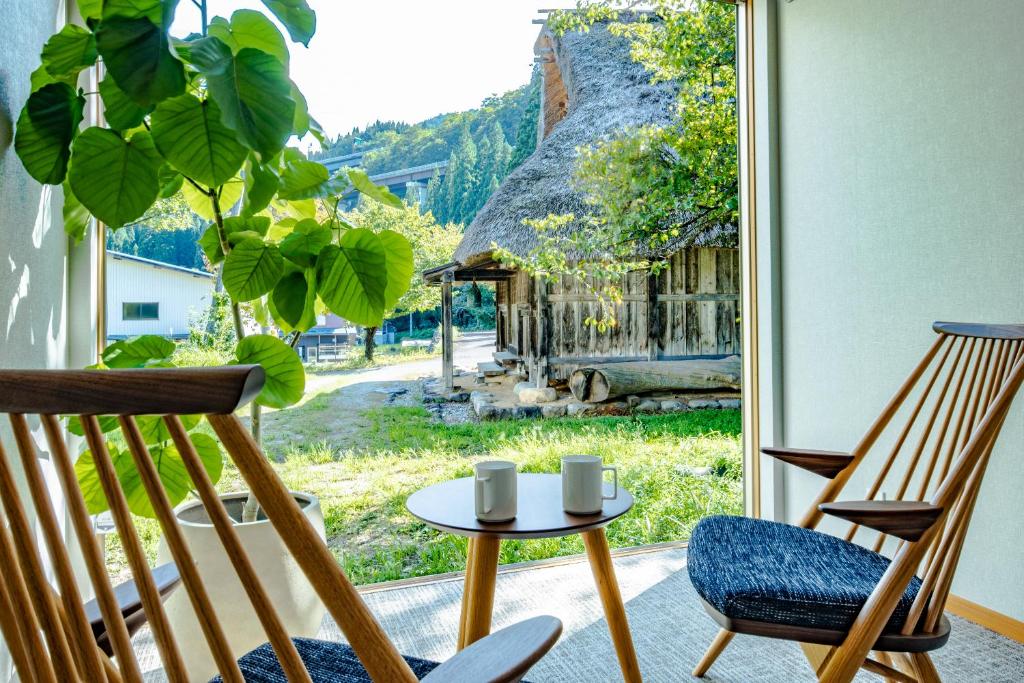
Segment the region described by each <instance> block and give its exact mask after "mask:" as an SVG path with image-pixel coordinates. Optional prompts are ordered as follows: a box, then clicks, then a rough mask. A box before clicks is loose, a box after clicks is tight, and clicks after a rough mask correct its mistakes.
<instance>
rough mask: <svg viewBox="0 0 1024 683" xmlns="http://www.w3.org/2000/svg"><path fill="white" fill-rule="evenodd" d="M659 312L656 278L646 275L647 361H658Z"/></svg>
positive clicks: (652, 274)
mask: <svg viewBox="0 0 1024 683" xmlns="http://www.w3.org/2000/svg"><path fill="white" fill-rule="evenodd" d="M661 325H662V322H661V311H660V310H659V307H658V276H657V275H655V274H654V273H648V274H647V359H648V360H658V355H659V354H658V351H659V349H658V342H659V341H660V340H661Z"/></svg>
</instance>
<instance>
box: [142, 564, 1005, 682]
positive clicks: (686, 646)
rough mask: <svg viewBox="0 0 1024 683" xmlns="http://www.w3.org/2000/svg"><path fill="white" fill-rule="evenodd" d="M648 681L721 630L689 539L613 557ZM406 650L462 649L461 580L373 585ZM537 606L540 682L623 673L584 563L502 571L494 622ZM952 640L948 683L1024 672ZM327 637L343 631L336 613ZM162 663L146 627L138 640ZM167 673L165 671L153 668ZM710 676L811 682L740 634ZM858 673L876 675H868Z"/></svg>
mask: <svg viewBox="0 0 1024 683" xmlns="http://www.w3.org/2000/svg"><path fill="white" fill-rule="evenodd" d="M615 570H616V573H617V575H618V578H619V583H620V586H621V589H622V594H623V598H624V600H625V601H626V610H627V613H628V616H629V621H630V625H631V627H632V630H633V638H634V643H635V645H636V650H637V655H638V657H639V660H640V668H641V670H642V672H643V675H644V680H645V681H649V682H651V683H656V682H666V683H670V682H674V681H692V680H696V679H693V678H691V676H690V674H689V672H690V670H691V669H692V668H693V666H694V664H695V663H696V662H697V660H698V659H699V658H700V656H701V654H702V653H703V652H704V649H705V647H706V646H707V644H708V643H709V642H710V641H711V639H712V637H713V636H714V635H715V633H716V632H717V628H716V626H715V624H714V623H713V622H712V621H711V619H710V618H709V617H708V616H707V615H706V614H705V613H704V610H703V609H702V608H701V607H700V606H699V604H698V602H697V598H696V596H695V594H694V592H693V589H692V588H691V586H690V580H689V578H688V577H687V575H686V551H685V550H684V549H682V548H675V549H671V550H661V551H657V552H645V553H641V554H634V555H628V556H620V557H617V558H616V559H615ZM365 598H366V601H367V602H368V603H369V605H370V608H371V610H373V612H374V614H376V615H377V618H378V619H379V620H380V621H381V623H382V625H383V626H384V628H385V630H387V632H388V633H389V634H390V636H391V637H392V639H393V640H394V641H395V643H396V645H397V646H398V649H399V650H400V651H401V652H402V653H404V654H407V655H415V656H418V657H425V658H428V659H434V660H444V659H447V658H448V657H450V656H451V655H452V654H453V653H454V652H455V636H456V631H457V628H458V620H459V604H460V603H459V601H460V600H461V598H462V581H461V579H458V578H455V579H449V580H442V581H434V582H429V583H423V584H419V585H414V586H403V587H397V588H384V589H374V590H370V591H368V592H367V593H366V594H365ZM538 614H551V615H554V616H557V617H558V618H559V619H561V620H562V623H563V625H564V632H563V635H562V638H561V640H560V641H559V642H558V644H556V645H555V647H554V648H553V649H552V651H551V652H550V653H549V654H548V655H547V656H546V657H545V658H544V659H543V660H542V661H541V662H540V663H539V664H537V665H536V666H535V667H534V669H533V670H532V671H531V672H530V674H529V680H531V681H534V683H543V682H545V681H559V682H560V683H575V682H579V683H598V682H603V681H616V680H621V677H620V676H619V673H618V663H617V661H616V659H615V654H614V652H613V650H612V645H611V640H610V639H609V636H608V630H607V626H606V623H605V621H604V618H603V616H602V613H601V605H600V602H599V601H598V598H597V595H596V592H595V590H594V584H593V578H592V576H591V573H590V567H589V565H588V564H587V563H586V562H578V561H574V562H569V563H566V564H561V565H557V566H542V567H532V568H527V569H520V570H512V571H503V572H501V573H500V574H499V576H498V583H497V594H496V596H495V605H494V628H495V629H497V628H500V627H501V626H503V625H508V624H511V623H514V622H516V621H518V620H520V619H524V618H526V617H530V616H534V615H538ZM951 620H952V622H953V633H952V636H951V638H950V642H949V644H948V645H947V646H946V647H945V648H943V649H942V650H940V651H939V652H937V653H936V654H935V656H934V659H935V663H936V665H937V667H938V669H939V672H940V673H941V675H942V678H943V680H944V681H946V683H961V682H963V683H967V682H975V681H993V682H995V681H1000V682H1002V681H1006V682H1010V681H1014V682H1016V681H1024V645H1020V644H1017V643H1015V642H1013V641H1010V640H1008V639H1006V638H1003V637H1001V636H999V635H996V634H995V633H993V632H991V631H988V630H987V629H984V628H981V627H979V626H976V625H974V624H972V623H970V622H967V621H964V620H962V619H958V618H956V617H951ZM320 637H321V638H325V639H331V640H341V636H340V633H339V632H338V629H337V627H336V626H335V625H334V623H333V622H330V621H329V620H328V621H327V622H325V624H324V626H323V628H322V629H321V632H320ZM137 644H138V646H139V647H140V649H141V650H142V651H143V652H144V653H146V654H147V655H148V656H147V660H148V661H149V662H150V666H151V667H155V666H156V661H155V657H154V656H153V655H154V653H153V648H152V644H151V641H149V640H148V634H146V633H140V634H139V640H138V641H137ZM149 673H150V675H148V676H147V678H150V677H152V680H159V679H160V675H159V672H158V671H157V670H153V669H151V670H150V672H149ZM704 680H706V681H709V682H713V681H717V682H725V681H729V682H731V683H732V682H734V683H752V682H756V681H787V683H789V682H791V683H797V682H799V681H813V680H814V677H813V676H812V675H811V673H810V669H809V668H808V666H807V663H806V661H805V660H804V658H803V655H802V654H801V653H800V650H799V648H798V647H797V646H796V645H794V644H791V643H785V642H781V641H774V640H768V639H764V638H754V637H749V636H738V637H737V638H736V639H735V640H734V641H733V643H732V644H731V645H730V646H729V648H728V649H727V650H726V651H725V653H724V654H723V655H722V656H721V657H720V658H719V660H718V662H716V663H715V666H714V667H712V669H711V672H710V673H709V674H708V676H707V677H706V678H705V679H704ZM857 680H858V681H860V680H864V681H878V680H880V679H879V678H877V677H874V676H870V675H868V674H863V675H862V676H861V677H859V678H858V679H857Z"/></svg>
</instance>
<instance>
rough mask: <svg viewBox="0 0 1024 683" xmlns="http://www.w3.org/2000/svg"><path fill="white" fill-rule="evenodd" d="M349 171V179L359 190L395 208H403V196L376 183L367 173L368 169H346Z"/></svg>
mask: <svg viewBox="0 0 1024 683" xmlns="http://www.w3.org/2000/svg"><path fill="white" fill-rule="evenodd" d="M346 170H347V172H348V179H349V180H350V181H351V182H352V185H353V186H354V187H355V188H356V189H357V190H359V192H360V193H361V194H363V195H365V196H367V197H369V198H370V199H375V200H376V201H378V202H380V203H381V204H384V205H386V206H390V207H392V208H395V209H401V208H402V206H403V204H402V200H401V198H399V197H398V196H397V195H395V194H394V193H392V192H391V190H389V189H388V188H387V187H385V186H384V185H375V184H374V183H373V181H372V180H370V176H368V175H366V171H364V170H363V169H361V168H349V169H346Z"/></svg>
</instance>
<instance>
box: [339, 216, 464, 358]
mask: <svg viewBox="0 0 1024 683" xmlns="http://www.w3.org/2000/svg"><path fill="white" fill-rule="evenodd" d="M345 220H346V221H348V222H349V223H351V224H352V225H355V226H358V227H359V228H361V229H364V230H372V231H373V232H374V233H379V234H380V233H397V234H399V235H401V236H402V237H404V238H405V239H406V241H407V242H408V244H409V247H410V250H411V256H412V275H413V276H412V282H411V283H410V284H409V287H408V289H407V290H406V291H405V293H404V294H403V295H402V296H401V297H400V298H399V299H398V300H397V301H395V302H394V304H393V305H392V306H390V307H389V308H388V310H387V311H385V312H384V318H391V317H394V316H395V315H399V314H405V313H415V312H420V311H429V310H432V309H434V308H436V307H437V306H439V305H440V304H441V290H440V289H439V288H437V287H428V286H427V283H426V282H424V281H423V278H422V277H420V273H422V272H423V271H425V270H429V269H430V268H435V267H437V266H441V265H444V264H445V263H448V262H449V261H451V260H452V254H454V253H455V247H456V246H458V244H459V241H460V240H461V239H462V230H460V229H459V226H457V225H455V224H452V223H448V224H447V225H441V224H439V223H438V222H437V221H436V220H434V216H433V214H431V213H430V212H429V211H427V212H425V213H421V212H420V209H419V207H418V206H415V205H413V206H406V207H404V208H403V209H402V210H400V211H394V210H391V209H388V208H387V207H384V206H382V205H381V204H380V203H378V202H374V201H364V202H361V203H360V205H359V206H358V207H357V208H356V209H355V210H354V211H352V212H350V213H348V214H346V215H345ZM376 332H377V326H367V327H366V328H365V332H364V334H365V336H364V339H365V341H366V343H365V345H364V347H363V348H364V353H365V355H366V359H367V360H371V361H372V360H373V336H374V335H375V334H376Z"/></svg>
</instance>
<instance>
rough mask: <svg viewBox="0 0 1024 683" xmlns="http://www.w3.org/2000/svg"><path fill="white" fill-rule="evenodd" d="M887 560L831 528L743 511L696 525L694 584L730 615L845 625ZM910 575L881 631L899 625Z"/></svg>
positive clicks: (690, 554)
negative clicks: (826, 531)
mask: <svg viewBox="0 0 1024 683" xmlns="http://www.w3.org/2000/svg"><path fill="white" fill-rule="evenodd" d="M888 566H889V560H888V558H886V557H883V556H882V555H879V554H878V553H873V552H871V551H870V550H868V549H866V548H862V547H861V546H859V545H855V544H853V543H848V542H846V541H844V540H843V539H841V538H836V537H835V536H830V535H828V534H824V533H819V532H817V531H811V530H810V529H803V528H801V527H796V526H791V525H789V524H780V523H778V522H769V521H765V520H760V519H750V518H748V517H723V516H716V517H708V518H706V519H704V520H701V522H700V523H699V524H697V527H696V528H695V529H694V531H693V537H692V538H691V539H690V543H689V548H688V550H687V570H688V571H689V573H690V581H692V582H693V587H694V588H695V589H696V590H697V592H698V593H699V594H700V595H701V597H702V598H704V600H706V601H707V602H708V603H709V604H710V605H711V606H712V607H714V608H715V609H716V610H718V611H719V612H721V613H722V614H724V615H725V616H727V617H729V618H731V619H750V620H753V621H761V622H767V623H771V624H785V625H787V626H807V627H811V628H821V629H829V630H834V631H847V630H849V628H850V625H851V624H852V623H853V620H854V618H855V617H856V616H857V613H858V612H859V611H860V608H861V607H862V606H863V605H864V603H865V602H866V601H867V599H868V596H869V595H870V594H871V591H872V590H874V588H875V585H876V584H877V583H878V581H879V580H880V579H881V578H882V574H884V573H885V570H886V569H887V568H888ZM920 588H921V581H920V579H918V578H917V577H915V578H914V579H913V580H912V581H911V582H910V586H908V587H907V590H906V592H905V593H904V594H903V597H902V598H901V599H900V602H899V604H898V605H897V607H896V609H895V611H894V612H893V616H892V618H891V619H890V620H889V623H888V624H887V625H886V628H885V631H886V632H892V631H897V630H899V628H900V627H901V626H902V624H903V620H904V619H905V618H906V615H907V612H908V610H909V609H910V605H911V603H912V602H913V601H914V597H915V596H916V595H917V592H918V590H920Z"/></svg>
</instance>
